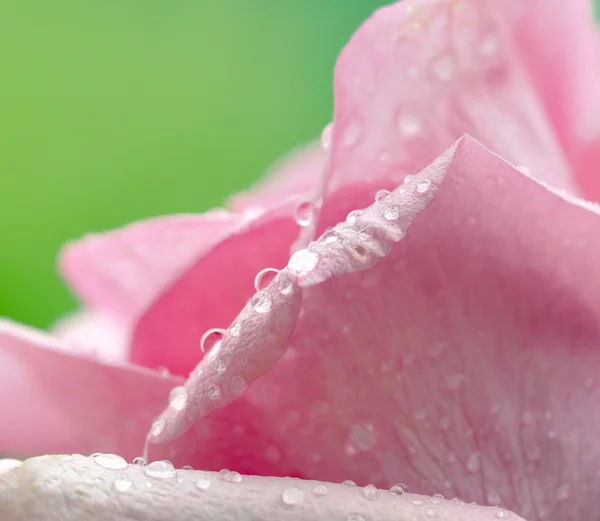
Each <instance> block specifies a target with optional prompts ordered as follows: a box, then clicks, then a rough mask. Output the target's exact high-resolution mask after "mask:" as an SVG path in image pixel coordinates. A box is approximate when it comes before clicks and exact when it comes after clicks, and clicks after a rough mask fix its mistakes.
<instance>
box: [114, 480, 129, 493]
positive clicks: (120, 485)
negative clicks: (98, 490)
mask: <svg viewBox="0 0 600 521" xmlns="http://www.w3.org/2000/svg"><path fill="white" fill-rule="evenodd" d="M115 488H116V489H117V490H118V491H119V492H127V491H128V490H129V489H130V488H131V481H129V480H128V479H126V478H123V479H115Z"/></svg>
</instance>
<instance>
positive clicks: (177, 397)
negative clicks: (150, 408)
mask: <svg viewBox="0 0 600 521" xmlns="http://www.w3.org/2000/svg"><path fill="white" fill-rule="evenodd" d="M187 398H188V397H187V391H186V390H185V387H183V386H182V385H180V386H178V387H173V389H171V392H170V393H169V405H170V406H171V407H172V408H173V409H174V410H176V411H182V410H183V409H185V406H186V404H187Z"/></svg>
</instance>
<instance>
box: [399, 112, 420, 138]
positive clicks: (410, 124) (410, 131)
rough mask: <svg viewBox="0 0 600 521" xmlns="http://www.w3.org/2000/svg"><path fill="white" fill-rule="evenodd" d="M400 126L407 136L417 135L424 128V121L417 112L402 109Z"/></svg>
mask: <svg viewBox="0 0 600 521" xmlns="http://www.w3.org/2000/svg"><path fill="white" fill-rule="evenodd" d="M398 128H399V129H400V132H402V134H404V135H405V136H416V135H417V134H419V133H420V132H421V130H422V129H423V123H422V121H421V120H420V119H419V117H418V116H417V115H416V114H413V113H411V112H406V111H402V112H401V113H400V114H399V115H398Z"/></svg>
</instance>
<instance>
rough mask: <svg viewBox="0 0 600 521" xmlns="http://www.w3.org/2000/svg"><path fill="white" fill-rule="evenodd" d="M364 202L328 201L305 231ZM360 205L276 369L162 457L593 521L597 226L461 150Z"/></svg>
mask: <svg viewBox="0 0 600 521" xmlns="http://www.w3.org/2000/svg"><path fill="white" fill-rule="evenodd" d="M365 192H369V193H371V194H373V193H374V192H375V187H374V186H372V185H369V184H368V183H362V184H354V185H349V186H345V187H344V188H343V189H340V190H339V191H338V192H336V193H335V194H334V195H332V198H333V199H332V202H331V204H330V205H329V209H327V208H326V211H325V213H324V214H323V215H322V219H323V221H324V223H325V225H333V224H335V223H336V222H338V221H339V220H340V218H343V215H345V210H340V209H342V208H343V207H344V205H346V204H352V203H357V202H360V201H362V200H364V196H365ZM430 192H432V193H435V195H433V199H432V201H431V202H430V203H429V204H428V205H427V206H425V205H424V204H423V200H425V202H426V200H428V199H430V197H431V195H428V194H429V193H430ZM378 199H379V201H378V202H376V203H375V204H374V205H372V206H371V207H369V208H367V209H365V210H362V211H360V212H357V213H352V214H351V215H350V217H349V219H348V220H347V221H346V222H345V223H341V224H338V225H337V226H336V227H335V228H334V229H333V230H331V231H328V232H327V233H326V234H325V235H324V236H323V237H321V239H319V241H317V242H316V243H315V244H313V245H312V246H311V248H309V250H308V252H309V253H311V255H312V257H311V259H312V260H311V262H307V259H306V258H305V259H304V262H303V263H302V265H303V266H304V269H303V270H302V272H303V274H302V276H301V277H299V283H300V284H301V285H303V286H305V288H304V291H303V297H302V299H303V301H302V311H301V313H300V316H299V318H298V321H297V325H296V329H295V332H294V334H293V336H292V338H291V341H290V344H289V347H288V351H287V353H286V354H285V356H283V357H282V358H281V360H280V361H279V362H278V363H277V364H276V365H275V366H274V367H273V368H272V369H271V370H270V371H269V372H268V373H266V374H265V375H264V376H262V377H261V378H260V379H258V380H256V381H255V382H254V383H253V384H252V385H251V386H250V387H249V388H248V389H247V391H246V392H245V393H244V395H243V396H242V397H241V398H240V399H238V400H236V401H234V402H232V403H231V404H230V405H228V406H226V407H224V408H223V409H219V410H216V411H212V412H211V413H210V414H208V415H207V416H206V417H204V418H199V419H197V420H196V422H195V425H194V426H193V428H192V429H191V430H190V431H189V432H188V433H187V434H186V436H184V437H182V438H180V439H178V440H174V441H172V442H170V443H169V444H167V445H166V446H165V447H164V449H163V450H165V451H166V450H168V451H169V454H170V455H171V456H172V458H174V459H175V460H176V461H180V462H183V461H185V462H187V463H193V464H194V463H195V464H199V465H202V466H203V467H204V468H210V469H217V468H220V467H227V468H230V469H235V470H238V471H243V472H245V473H254V472H258V473H262V472H263V471H264V470H265V469H266V468H268V469H269V470H270V471H272V474H276V473H279V474H283V475H292V476H300V477H308V478H315V479H324V480H330V481H340V480H342V479H346V478H351V479H353V480H355V481H356V482H357V483H358V484H359V485H366V484H368V483H374V484H375V485H377V486H380V487H389V486H391V485H393V484H394V483H398V482H401V483H405V484H406V485H408V487H409V489H410V490H411V491H414V492H417V493H425V494H433V493H442V494H444V495H446V496H450V497H452V496H456V497H459V498H461V499H463V500H465V501H476V502H478V503H482V504H491V505H501V506H503V507H505V508H510V509H512V510H514V511H516V512H517V513H519V514H520V515H522V516H523V517H525V518H528V519H531V520H539V519H545V520H551V521H561V520H563V519H566V518H572V519H588V518H590V516H592V517H593V515H594V514H595V512H597V498H598V495H599V494H600V478H599V475H598V472H597V468H598V464H599V463H600V444H599V443H598V439H600V421H599V420H598V418H599V416H598V414H597V403H598V397H599V396H600V379H599V378H598V374H599V373H600V349H599V347H600V307H599V306H598V302H600V271H599V270H598V269H597V262H596V259H597V258H599V257H600V241H598V239H597V238H598V237H600V210H598V208H597V207H595V206H593V205H590V204H587V205H586V204H584V203H582V202H580V201H578V200H575V199H574V198H572V197H567V196H565V195H562V194H559V193H557V192H556V191H555V190H549V189H548V188H546V187H544V186H542V185H540V184H539V183H538V182H536V181H534V180H533V179H531V178H529V177H527V176H525V175H524V174H522V173H521V172H520V171H518V170H517V169H515V168H514V167H512V166H511V165H510V164H509V163H507V162H505V161H503V160H502V159H500V158H499V157H498V156H496V155H494V154H492V153H490V152H489V151H488V150H487V149H485V148H483V147H482V146H481V145H480V144H478V143H477V142H475V141H474V140H473V139H471V138H463V139H462V140H461V141H460V142H459V143H458V144H457V145H456V146H455V147H454V148H453V149H451V150H450V151H449V153H447V154H445V155H443V156H441V157H440V158H439V159H438V160H437V161H435V162H434V163H432V165H431V166H429V167H427V168H426V169H425V170H423V171H422V172H420V173H419V174H418V175H417V177H416V178H415V179H414V180H409V181H408V182H407V183H405V184H404V185H402V186H400V187H398V188H397V189H396V190H395V191H394V192H392V194H390V195H386V194H383V195H382V194H379V195H378ZM423 207H424V209H423ZM419 212H420V213H419ZM411 219H413V220H412V224H411V225H410V228H409V229H408V231H407V224H408V223H409V222H411ZM402 237H404V239H403V240H400V239H401V238H402ZM315 259H316V261H315ZM293 264H294V265H297V259H296V261H294V263H293Z"/></svg>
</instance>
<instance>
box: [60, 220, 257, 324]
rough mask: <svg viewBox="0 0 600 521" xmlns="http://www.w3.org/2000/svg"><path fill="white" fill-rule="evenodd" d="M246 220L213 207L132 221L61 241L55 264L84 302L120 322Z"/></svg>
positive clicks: (131, 316)
mask: <svg viewBox="0 0 600 521" xmlns="http://www.w3.org/2000/svg"><path fill="white" fill-rule="evenodd" d="M247 218H248V216H246V215H243V214H240V215H233V214H230V213H229V212H226V211H225V210H213V211H211V212H208V213H206V214H201V215H175V216H169V217H158V218H154V219H149V220H146V221H140V222H136V223H133V224H130V225H127V226H125V227H123V228H121V229H118V230H113V231H110V232H106V233H101V234H95V235H88V236H86V237H84V238H83V239H81V240H79V241H76V242H73V243H71V244H69V245H67V246H66V247H65V248H64V250H63V252H62V254H61V258H60V268H61V271H62V273H63V276H64V277H65V279H66V280H67V282H68V283H69V284H70V285H71V286H72V288H73V290H74V292H75V293H76V295H77V296H78V297H79V298H80V299H81V301H82V302H83V303H84V304H85V305H86V306H88V307H89V308H91V309H95V310H100V311H103V312H109V313H111V314H113V315H115V316H117V317H119V319H121V320H122V321H124V322H125V321H128V320H130V319H132V318H134V317H135V316H136V315H137V314H138V313H139V312H140V311H141V310H142V309H144V307H145V306H146V305H147V304H148V303H149V302H150V301H151V300H152V299H154V298H156V297H157V296H158V294H159V293H160V292H161V291H162V290H164V289H165V287H167V286H168V285H169V284H170V283H171V282H173V281H174V280H175V279H176V278H177V277H179V276H180V275H181V273H182V272H183V271H184V270H185V268H187V267H188V265H189V264H191V263H192V262H193V261H194V260H195V259H196V258H197V257H198V256H199V255H201V254H202V253H203V252H206V251H208V250H210V249H211V248H213V247H214V246H215V244H218V243H219V241H221V240H222V239H223V238H225V237H227V236H228V235H229V234H231V233H233V231H234V230H235V229H236V228H238V227H239V226H240V225H241V224H242V223H244V222H245V221H246V220H247Z"/></svg>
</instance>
